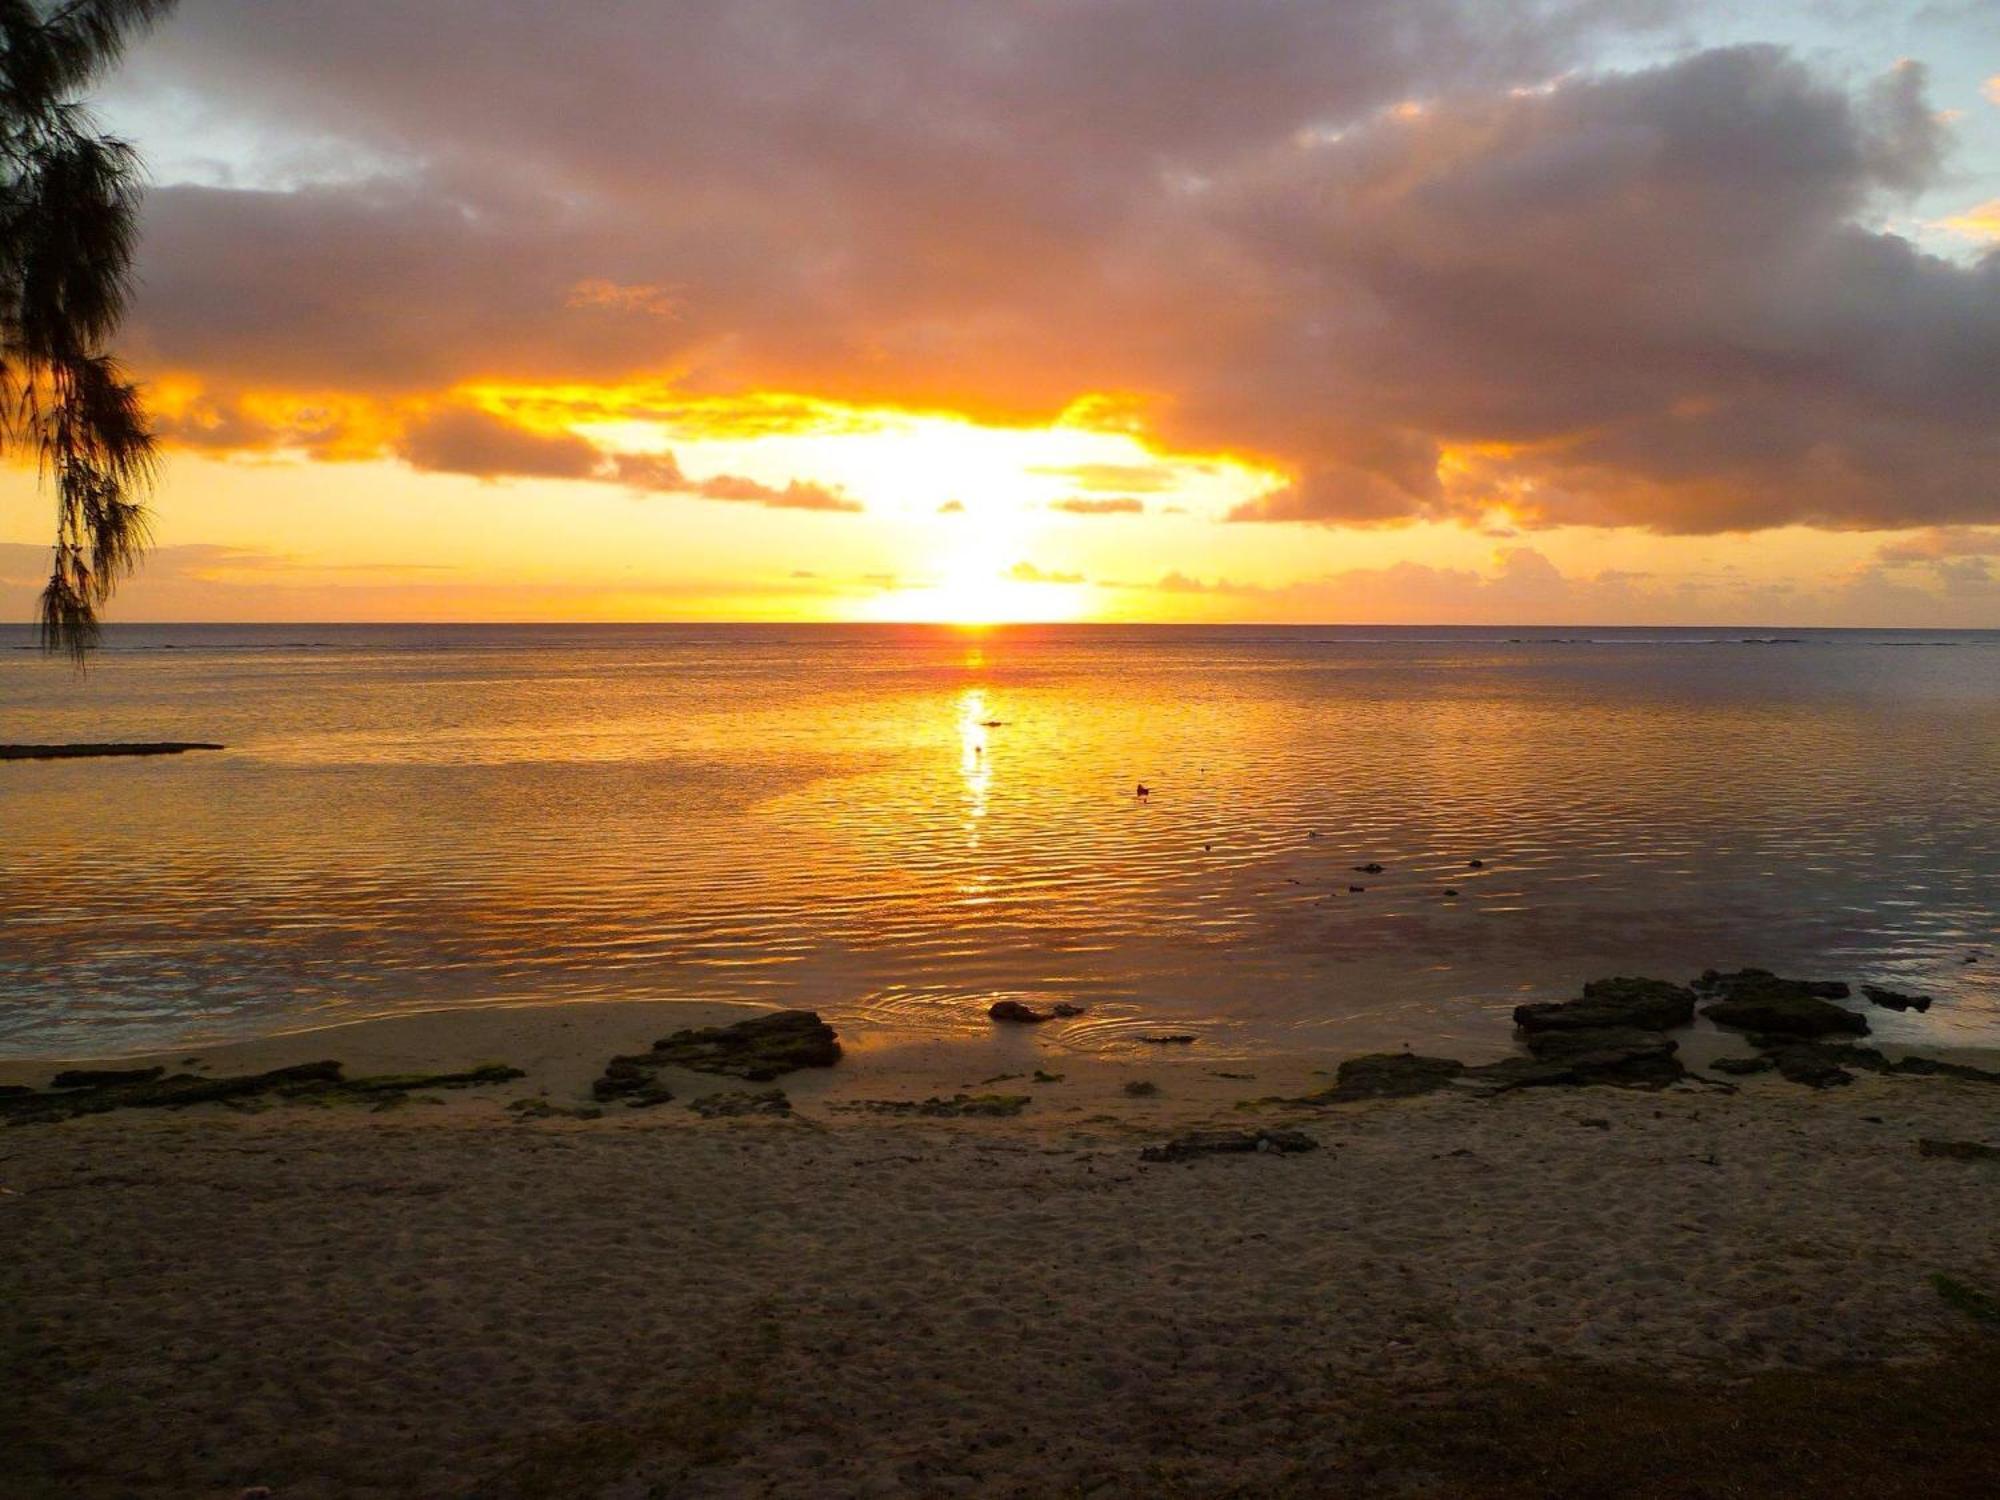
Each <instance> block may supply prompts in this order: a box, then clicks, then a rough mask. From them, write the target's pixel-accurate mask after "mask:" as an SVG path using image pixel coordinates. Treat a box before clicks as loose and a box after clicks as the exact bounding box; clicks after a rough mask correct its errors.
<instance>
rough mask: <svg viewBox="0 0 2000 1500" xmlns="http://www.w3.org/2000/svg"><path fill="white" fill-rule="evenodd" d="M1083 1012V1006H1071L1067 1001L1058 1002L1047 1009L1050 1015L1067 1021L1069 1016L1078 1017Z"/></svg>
mask: <svg viewBox="0 0 2000 1500" xmlns="http://www.w3.org/2000/svg"><path fill="white" fill-rule="evenodd" d="M1083 1012H1084V1007H1083V1006H1081V1005H1071V1004H1070V1003H1069V1001H1067V1000H1058V1001H1057V1002H1056V1003H1055V1004H1054V1005H1051V1006H1050V1007H1049V1014H1050V1015H1052V1016H1057V1017H1060V1018H1061V1019H1063V1020H1068V1019H1069V1018H1070V1017H1071V1016H1080V1015H1082V1014H1083Z"/></svg>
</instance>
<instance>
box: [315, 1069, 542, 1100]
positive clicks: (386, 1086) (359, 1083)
mask: <svg viewBox="0 0 2000 1500" xmlns="http://www.w3.org/2000/svg"><path fill="white" fill-rule="evenodd" d="M527 1076H528V1075H527V1074H526V1073H524V1072H522V1071H521V1070H520V1069H519V1068H510V1067H508V1066H507V1065H506V1064H505V1063H483V1064H481V1065H480V1066H479V1067H476V1068H468V1069H466V1070H465V1071H463V1072H459V1073H376V1074H371V1075H370V1076H368V1077H366V1078H347V1079H342V1080H339V1081H338V1082H339V1088H340V1091H341V1092H342V1093H347V1094H407V1093H409V1092H411V1091H412V1090H414V1089H469V1088H479V1087H481V1086H483V1085H485V1084H489V1083H512V1082H513V1081H514V1080H515V1079H517V1078H526V1077H527ZM318 1081H325V1080H318Z"/></svg>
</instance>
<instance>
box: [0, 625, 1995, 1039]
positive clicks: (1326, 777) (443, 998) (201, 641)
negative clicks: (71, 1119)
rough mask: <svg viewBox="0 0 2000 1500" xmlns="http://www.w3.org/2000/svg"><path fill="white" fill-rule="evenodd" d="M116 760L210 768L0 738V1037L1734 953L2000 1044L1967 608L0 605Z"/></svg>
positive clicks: (1111, 1005)
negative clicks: (671, 619)
mask: <svg viewBox="0 0 2000 1500" xmlns="http://www.w3.org/2000/svg"><path fill="white" fill-rule="evenodd" d="M119 739H127V740H168V739H184V740H211V741H219V742H221V743H223V744H224V745H225V746H226V747H227V748H226V749H224V750H222V751H219V752H212V753H199V754H190V755H185V756H180V757H173V758H163V759H148V760H74V761H47V762H40V761H21V762H7V763H0V1055H5V1056H13V1057H29V1056H59V1055H77V1054H84V1053H90V1054H104V1053H109V1052H116V1051H127V1050H140V1049H143V1048H150V1047H159V1046H166V1045H179V1044H182V1043H188V1044H195V1043H200V1042H208V1041H214V1040H220V1039H225V1038H235V1037H245V1036H255V1035H262V1034H268V1033H274V1032H279V1031H286V1030H294V1029H299V1028H302V1027H308V1026H317V1025H324V1024H329V1023H332V1022H337V1021H343V1020H348V1019H359V1018H363V1017H371V1016H378V1015H384V1014H390V1013H394V1012H398V1011H405V1010H419V1009H423V1010H428V1009H437V1008H442V1007H451V1006H471V1005H492V1004H519V1003H527V1002H549V1001H578V1000H617V999H653V1000H657V999H675V998H685V999H690V1000H705V1001H717V1000H726V1001H749V1002H756V1003H760V1004H770V1005H796V1006H809V1007H812V1008H815V1009H818V1010H820V1011H821V1012H822V1013H824V1014H825V1015H827V1016H828V1018H829V1019H831V1020H833V1021H834V1022H835V1024H836V1025H837V1026H839V1027H840V1028H841V1029H842V1031H843V1034H844V1035H847V1036H848V1037H850V1038H851V1039H855V1040H857V1041H858V1042H859V1043H860V1044H862V1045H867V1044H870V1043H871V1042H878V1041H879V1042H883V1043H893V1042H895V1041H896V1040H898V1039H904V1038H915V1037H938V1036H946V1035H950V1034H953V1033H964V1032H967V1031H972V1030H979V1029H984V1028H985V1027H987V1026H988V1025H989V1024H990V1023H989V1022H988V1021H987V1020H986V1010H987V1007H988V1006H989V1005H991V1004H992V1003H993V1002H994V1001H995V1000H999V999H1019V1000H1024V1001H1027V1002H1029V1003H1031V1004H1037V1005H1041V1004H1047V1003H1053V1002H1056V1001H1068V1002H1071V1003H1074V1004H1077V1005H1081V1006H1084V1007H1086V1012H1085V1014H1084V1015H1083V1016H1082V1017H1080V1018H1078V1019H1076V1020H1074V1021H1069V1022H1062V1023H1056V1024H1055V1025H1054V1026H1052V1027H1051V1028H1047V1029H1046V1031H1045V1036H1046V1042H1047V1045H1049V1046H1050V1047H1052V1048H1055V1049H1059V1050H1060V1049H1072V1050H1084V1051H1105V1050H1115V1049H1120V1048H1124V1047H1127V1046H1129V1045H1130V1044H1131V1043H1132V1042H1133V1040H1134V1038H1135V1037H1136V1036H1138V1035H1141V1034H1146V1033H1157V1032H1160V1031H1175V1032H1192V1033H1196V1034H1198V1035H1199V1036H1200V1037H1201V1039H1202V1040H1201V1045H1202V1047H1203V1049H1204V1053H1205V1054H1207V1055H1213V1056H1215V1057H1217V1058H1226V1057H1238V1056H1254V1055H1256V1054H1258V1053H1260V1052H1268V1051H1270V1050H1273V1049H1280V1048H1301V1047H1307V1048H1313V1049H1323V1050H1325V1051H1326V1052H1328V1053H1329V1054H1337V1053H1341V1052H1350V1051H1353V1052H1358V1051H1363V1050H1371V1049H1375V1048H1380V1047H1395V1046H1400V1045H1402V1044H1404V1043H1409V1044H1412V1045H1416V1046H1418V1047H1420V1048H1429V1049H1432V1050H1438V1049H1440V1048H1452V1047H1456V1048H1458V1049H1459V1050H1460V1052H1461V1053H1462V1054H1463V1055H1465V1056H1468V1057H1470V1056H1473V1055H1474V1054H1475V1053H1480V1052H1485V1053H1495V1054H1497V1053H1499V1052H1501V1051H1503V1050H1505V1048H1506V1045H1507V1036H1508V1027H1509V1023H1508V1012H1509V1011H1510V1010H1511V1008H1512V1007H1513V1006H1514V1005H1516V1004H1518V1003H1520V1002H1521V1001H1523V1000H1528V999H1560V998H1566V997H1568V996H1570V995H1572V994H1574V993H1575V992H1576V990H1577V988H1578V986H1579V985H1580V984H1581V983H1582V982H1583V981H1584V980H1586V979H1589V978H1592V977H1594V976H1597V975H1604V974H1613V973H1639V974H1652V975H1658V976H1661V977H1666V978H1678V979H1686V978H1689V977H1692V976H1693V975H1695V974H1696V973H1698V972H1699V971H1700V970H1702V969H1703V968H1706V967H1711V966H1713V967H1720V968H1734V967H1738V966H1741V965H1746V964H1755V965H1761V966H1763V967H1767V968H1772V969H1776V970H1778V971H1779V972H1784V973H1799V974H1802V975H1804V976H1805V977H1815V978H1818V977H1824V978H1839V979H1847V980H1849V981H1851V982H1857V983H1858V982H1861V981H1866V982H1871V983H1880V984H1886V985H1890V986H1893V987H1896V988H1899V989H1905V990H1915V991H1920V992H1923V993H1925V994H1929V995H1932V996H1934V997H1935V999H1936V1004H1935V1005H1934V1006H1933V1007H1932V1009H1931V1010H1930V1011H1929V1012H1928V1013H1926V1014H1921V1015H1919V1014H1915V1013H1910V1014H1900V1015H1899V1014H1895V1013H1892V1012H1888V1011H1881V1010H1876V1011H1872V1012H1871V1014H1870V1019H1871V1021H1872V1022H1873V1023H1874V1025H1875V1032H1876V1035H1877V1036H1878V1037H1879V1038H1881V1039H1883V1040H1885V1041H1890V1042H1898V1043H1910V1044H1931V1045H1965V1044H1982V1045H1992V1044H1994V1043H1996V1042H2000V952H1996V951H1995V950H1996V949H2000V933H1996V911H2000V818H1996V812H2000V632H1895V631H1866V630H1857V631H1823V630H1814V631H1771V630H1661V629H1602V628H1594V629H1593V628H1574V629H1546V628H1516V629H1471V628H1442V627H1437V628H1425V627H1415V628H1386V627H1344V628H1323V627H1315V628H1307V627H1299V628H1273V627H1226V628H1225V627H1213V626H1198V627H1169V626H1152V627H1136V626H1135V627H1124V626H1061V627H1056V626H1047V627H1044V626H1035V627H998V628H988V629H982V630H963V629H955V628H949V627H920V626H873V627H861V626H856V627H847V626H706V625H702V626H694V625H688V626H678V625H676V626H334V625H282V626H185V625H175V626H127V627H113V628H112V629H111V630H110V631H109V633H108V636H107V642H106V647H105V649H104V650H103V651H102V652H101V653H100V654H99V655H98V656H97V657H96V658H95V659H94V660H93V662H92V663H91V665H90V667H89V669H88V671H87V672H86V673H84V674H82V675H80V676H79V675H77V674H75V673H73V672H72V671H71V670H70V669H69V668H68V667H67V666H66V665H64V664H63V663H61V662H60V661H51V660H48V659H45V658H43V657H41V656H40V655H39V654H38V653H36V652H35V651H34V650H33V649H32V643H31V636H30V635H29V633H28V632H27V631H25V630H12V631H10V632H8V633H5V634H0V742H61V741H80V740H119ZM1141 784H1143V785H1144V786H1145V787H1146V788H1147V795H1145V796H1143V797H1142V796H1140V795H1138V794H1137V789H1138V787H1139V786H1140V785H1141ZM1475 862H1477V863H1475ZM1365 865H1379V866H1381V869H1380V871H1379V872H1368V871H1362V870H1358V869H1357V868H1356V867H1357V866H1365ZM1357 887H1359V888H1360V889H1356V888H1357ZM1454 893H1455V894H1454Z"/></svg>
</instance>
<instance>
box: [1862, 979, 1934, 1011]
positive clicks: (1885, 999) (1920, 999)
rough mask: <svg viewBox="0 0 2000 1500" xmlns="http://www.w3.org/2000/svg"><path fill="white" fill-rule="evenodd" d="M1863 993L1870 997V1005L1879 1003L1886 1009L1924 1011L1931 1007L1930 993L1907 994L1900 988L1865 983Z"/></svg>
mask: <svg viewBox="0 0 2000 1500" xmlns="http://www.w3.org/2000/svg"><path fill="white" fill-rule="evenodd" d="M1861 993H1862V994H1864V995H1866V996H1867V997H1868V1003H1869V1004H1870V1005H1879V1006H1881V1007H1882V1008H1883V1009H1884V1010H1914V1011H1918V1012H1923V1011H1927V1010H1929V1009H1930V1008H1931V997H1930V996H1929V995H1905V994H1904V993H1902V991H1900V990H1885V989H1883V988H1882V986H1881V985H1879V984H1864V985H1862V986H1861Z"/></svg>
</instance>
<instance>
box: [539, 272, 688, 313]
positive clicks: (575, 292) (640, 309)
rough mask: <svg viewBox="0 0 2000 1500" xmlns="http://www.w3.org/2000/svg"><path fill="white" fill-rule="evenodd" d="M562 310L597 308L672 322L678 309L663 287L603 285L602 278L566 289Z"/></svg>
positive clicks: (605, 282)
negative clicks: (567, 290) (641, 314)
mask: <svg viewBox="0 0 2000 1500" xmlns="http://www.w3.org/2000/svg"><path fill="white" fill-rule="evenodd" d="M563 305H564V306H565V307H598V308H603V309H605V310H607V311H610V312H634V313H645V314H647V315H648V316H649V317H655V318H671V317H672V316H673V315H674V314H675V313H676V312H677V311H678V310H679V307H680V303H679V300H678V299H677V298H675V297H673V296H672V295H670V294H669V293H668V292H667V290H666V289H665V288H664V287H658V286H654V285H653V284H652V283H651V282H640V283H639V284H638V285H636V286H620V285H619V284H618V283H617V282H615V281H606V280H605V279H604V278H603V277H601V276H592V277H587V278H585V279H584V280H582V281H579V282H578V283H577V284H576V285H575V286H573V287H571V288H570V289H569V297H568V298H567V300H565V302H564V303H563Z"/></svg>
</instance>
